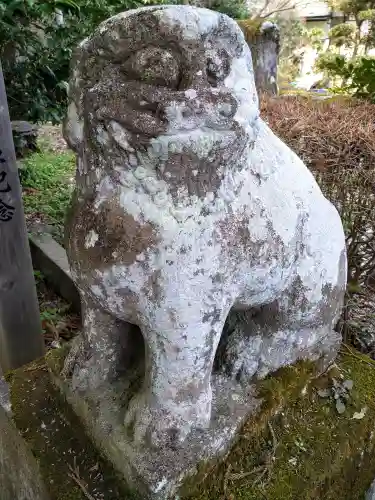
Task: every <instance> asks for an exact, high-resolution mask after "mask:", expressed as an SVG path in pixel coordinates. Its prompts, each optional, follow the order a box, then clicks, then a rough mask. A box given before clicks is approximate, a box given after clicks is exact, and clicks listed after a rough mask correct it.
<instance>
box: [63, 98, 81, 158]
mask: <svg viewBox="0 0 375 500" xmlns="http://www.w3.org/2000/svg"><path fill="white" fill-rule="evenodd" d="M63 135H64V139H65V140H66V142H67V143H68V146H69V147H70V149H72V150H73V151H74V152H75V153H78V151H79V149H80V146H81V144H82V139H83V120H82V119H81V118H80V117H79V114H78V110H77V106H76V104H75V102H74V101H70V103H69V106H68V112H67V115H66V117H65V120H64V123H63Z"/></svg>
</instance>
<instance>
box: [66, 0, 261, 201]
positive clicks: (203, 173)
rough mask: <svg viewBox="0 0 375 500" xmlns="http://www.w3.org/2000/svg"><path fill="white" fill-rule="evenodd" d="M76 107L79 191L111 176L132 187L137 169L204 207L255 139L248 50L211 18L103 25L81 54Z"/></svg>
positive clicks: (72, 121)
mask: <svg viewBox="0 0 375 500" xmlns="http://www.w3.org/2000/svg"><path fill="white" fill-rule="evenodd" d="M69 97H70V105H69V112H68V118H67V120H66V123H65V137H66V139H67V140H68V143H69V145H70V146H71V147H72V148H73V149H74V150H75V151H76V152H77V154H78V157H79V160H78V178H77V180H78V186H80V182H79V181H80V179H82V180H83V181H84V182H82V183H81V184H82V185H83V186H88V185H90V186H92V185H93V184H94V185H95V184H97V183H99V182H100V180H101V179H102V178H103V177H104V176H108V175H109V176H110V177H111V178H112V179H114V180H115V182H120V183H122V184H123V185H127V184H131V178H132V173H133V172H134V171H135V170H137V169H138V172H141V173H140V175H141V176H142V175H147V174H148V173H150V172H153V174H155V175H156V176H157V179H158V180H159V181H165V182H166V183H168V184H169V185H171V186H172V187H173V185H174V186H175V189H174V190H173V189H172V194H173V191H174V192H175V194H176V193H177V186H182V187H183V188H184V189H185V190H186V191H187V194H188V195H190V196H191V195H196V196H198V197H201V196H204V195H205V193H206V192H207V191H215V186H219V184H220V182H221V178H222V177H223V175H224V171H225V170H226V169H228V168H233V169H236V168H237V169H238V168H241V165H243V163H244V162H243V156H244V155H245V154H246V153H247V152H248V149H249V147H251V146H252V144H253V142H254V140H255V137H256V130H257V126H256V123H257V118H258V113H259V112H258V99H257V94H256V90H255V84H254V77H253V69H252V61H251V54H250V50H249V48H248V45H247V43H246V42H245V40H244V37H243V34H242V31H241V29H240V28H239V27H238V25H237V23H236V22H235V21H233V20H232V19H230V18H229V17H227V16H225V15H223V14H219V13H217V12H212V11H210V10H207V9H198V8H195V7H189V6H159V7H149V8H143V9H137V10H135V11H128V12H125V13H122V14H119V15H117V16H114V17H112V18H111V19H109V20H108V21H106V22H104V23H103V24H101V25H100V26H99V27H98V28H97V30H96V31H95V32H94V34H93V35H92V36H91V37H89V38H88V39H86V40H84V41H83V42H82V43H81V44H80V46H79V48H78V49H77V51H76V54H75V57H74V58H73V64H72V78H71V84H70V90H69ZM129 172H130V176H129ZM197 176H200V178H199V179H197ZM197 181H198V182H197ZM151 189H152V188H151ZM179 196H181V192H180V194H179Z"/></svg>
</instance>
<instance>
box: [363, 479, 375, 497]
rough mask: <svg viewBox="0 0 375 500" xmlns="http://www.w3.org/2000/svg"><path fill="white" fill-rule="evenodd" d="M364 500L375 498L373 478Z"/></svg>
mask: <svg viewBox="0 0 375 500" xmlns="http://www.w3.org/2000/svg"><path fill="white" fill-rule="evenodd" d="M365 500H375V480H374V482H373V483H372V485H371V488H370V489H369V490H368V492H367V494H366V498H365Z"/></svg>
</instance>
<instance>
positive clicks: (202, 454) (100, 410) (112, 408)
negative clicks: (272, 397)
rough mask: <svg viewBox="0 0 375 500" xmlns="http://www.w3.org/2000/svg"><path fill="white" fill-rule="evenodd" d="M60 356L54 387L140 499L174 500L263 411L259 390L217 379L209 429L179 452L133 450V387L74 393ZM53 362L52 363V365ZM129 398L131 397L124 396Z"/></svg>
mask: <svg viewBox="0 0 375 500" xmlns="http://www.w3.org/2000/svg"><path fill="white" fill-rule="evenodd" d="M57 356H58V353H56V352H55V353H53V355H52V357H51V358H50V362H49V365H50V368H51V371H52V376H53V380H54V383H55V384H56V385H57V386H58V387H59V388H60V390H61V391H62V393H63V394H64V396H65V397H66V399H67V401H68V402H69V403H70V404H71V406H72V408H73V409H74V411H75V412H76V413H77V415H79V417H80V418H81V419H82V421H83V422H84V425H85V428H86V429H87V431H88V432H89V434H90V435H91V436H92V438H93V441H94V442H95V443H96V445H97V446H98V447H99V448H100V449H101V450H102V451H103V452H104V454H105V456H106V457H107V458H109V460H110V461H111V462H112V463H113V465H114V466H115V468H116V469H117V470H118V472H119V473H120V474H121V475H122V476H123V477H124V478H125V479H126V482H127V483H128V484H129V485H130V486H131V487H132V489H134V490H135V491H137V493H138V494H140V498H142V499H150V500H161V499H163V500H164V499H170V498H174V495H175V494H176V492H177V491H178V490H179V488H180V487H181V485H182V483H183V481H184V480H185V479H186V478H187V477H189V476H192V475H194V474H196V473H197V472H198V469H197V468H198V465H199V464H201V463H206V462H208V461H210V460H212V459H219V458H221V457H223V456H224V455H225V454H226V453H227V452H228V448H229V446H230V445H231V444H232V443H233V440H234V437H235V434H236V433H237V432H238V431H239V429H240V427H241V425H242V424H243V423H244V421H245V419H246V417H247V416H248V415H249V414H252V413H254V411H255V410H256V409H257V408H258V407H259V406H260V400H259V399H257V398H256V397H255V388H254V387H252V386H244V385H241V384H237V383H234V382H230V381H228V380H226V379H224V378H221V377H216V378H213V381H212V388H213V412H212V419H211V425H210V428H209V429H207V430H199V431H198V430H196V431H194V432H192V433H190V434H189V436H188V438H187V439H186V440H185V441H184V442H183V443H182V444H178V445H176V446H175V447H173V446H172V445H171V447H164V448H163V449H160V448H155V447H153V446H152V444H151V443H150V444H143V445H142V446H137V445H135V444H134V440H133V435H132V428H131V427H126V426H125V424H124V419H125V411H126V407H127V405H126V404H124V401H126V399H128V400H129V399H130V398H129V392H130V391H131V386H132V381H130V380H122V381H118V382H115V383H113V384H112V386H110V387H108V386H106V385H104V386H102V387H101V388H100V389H99V390H97V391H96V392H94V391H93V392H85V393H79V392H78V391H72V390H71V388H70V385H69V383H67V382H66V381H64V380H62V378H61V377H60V376H59V369H60V368H61V365H62V360H61V359H60V360H59V362H58V363H55V362H56V357H57ZM51 360H53V361H52V362H51ZM124 395H127V396H124Z"/></svg>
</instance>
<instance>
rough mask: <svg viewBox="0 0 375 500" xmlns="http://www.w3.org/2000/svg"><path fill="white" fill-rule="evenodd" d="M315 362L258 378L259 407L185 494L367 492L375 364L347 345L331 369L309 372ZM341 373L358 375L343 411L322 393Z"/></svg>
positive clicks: (296, 497) (226, 499)
mask: <svg viewBox="0 0 375 500" xmlns="http://www.w3.org/2000/svg"><path fill="white" fill-rule="evenodd" d="M310 369H311V366H310V367H309V366H308V365H306V364H304V363H301V364H299V365H297V366H295V367H291V368H287V369H284V370H281V371H280V372H279V374H278V375H277V376H275V375H274V376H272V377H268V378H267V379H266V380H265V381H263V382H262V383H260V385H259V390H260V393H261V395H262V396H263V398H264V404H263V408H262V410H261V412H260V414H258V415H256V416H254V417H252V418H250V419H249V420H248V421H247V423H246V424H245V426H244V428H243V430H242V432H241V435H240V437H239V439H238V441H237V443H236V444H235V445H234V446H233V448H232V450H231V452H230V453H229V455H228V456H227V458H226V459H225V460H224V461H223V462H222V463H220V464H217V465H215V466H214V467H211V469H210V471H209V473H208V474H207V472H206V477H205V478H204V480H203V481H201V482H198V484H197V481H196V480H195V481H194V480H193V481H189V482H188V484H189V495H185V496H184V498H185V499H187V498H189V499H194V500H213V499H218V500H219V499H222V500H234V499H235V500H261V499H267V500H300V499H301V498H303V499H304V500H312V499H314V500H315V499H324V500H337V499H340V500H363V499H364V495H365V492H366V490H367V489H368V487H369V486H370V484H371V482H372V480H373V479H374V476H375V454H374V444H375V440H374V434H375V364H374V363H373V362H372V361H371V360H370V359H369V358H367V357H366V356H362V355H359V354H357V353H355V352H354V351H348V350H345V352H343V353H342V354H341V355H340V357H339V359H338V362H337V367H335V368H334V369H333V370H331V371H330V372H328V373H327V374H325V375H323V376H321V377H319V378H317V379H311V370H310ZM309 378H310V380H309ZM336 379H337V380H344V379H350V380H352V381H353V383H354V384H353V389H352V390H351V391H350V397H349V400H348V401H347V403H346V410H345V412H344V413H343V414H339V413H338V412H337V410H336V405H335V400H334V398H333V397H332V398H323V397H321V396H319V394H318V390H320V389H322V388H327V387H330V386H331V385H332V383H333V380H336ZM361 411H362V413H361ZM363 414H364V416H363V418H358V417H361V416H362V415H363ZM185 491H186V490H185Z"/></svg>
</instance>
